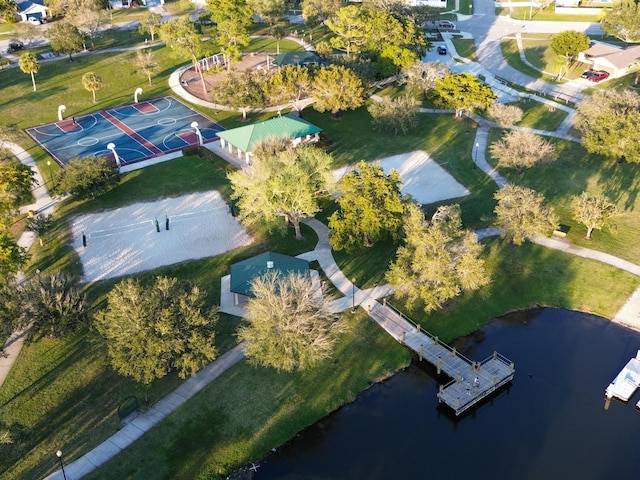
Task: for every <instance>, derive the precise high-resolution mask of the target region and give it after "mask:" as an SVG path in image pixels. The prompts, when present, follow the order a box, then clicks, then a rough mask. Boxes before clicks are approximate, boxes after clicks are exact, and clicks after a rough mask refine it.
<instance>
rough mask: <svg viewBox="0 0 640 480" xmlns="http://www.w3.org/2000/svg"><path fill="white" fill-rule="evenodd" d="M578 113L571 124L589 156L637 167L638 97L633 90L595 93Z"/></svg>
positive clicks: (639, 151)
mask: <svg viewBox="0 0 640 480" xmlns="http://www.w3.org/2000/svg"><path fill="white" fill-rule="evenodd" d="M577 110H578V112H577V114H576V116H575V117H574V124H575V126H576V127H577V128H578V130H580V132H582V145H583V146H584V148H585V149H586V150H587V151H588V152H590V153H596V154H599V155H604V156H606V157H609V158H614V159H621V158H622V159H626V160H627V161H628V162H632V163H640V142H638V140H637V136H638V125H640V95H638V94H637V93H636V92H634V91H632V90H622V91H617V90H598V91H596V92H595V93H594V94H593V95H592V96H591V97H589V98H588V99H586V100H583V101H582V102H580V103H579V104H578V108H577Z"/></svg>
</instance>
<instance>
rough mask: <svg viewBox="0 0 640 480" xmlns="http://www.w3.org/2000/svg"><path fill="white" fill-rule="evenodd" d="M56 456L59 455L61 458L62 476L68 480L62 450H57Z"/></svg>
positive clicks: (59, 458)
mask: <svg viewBox="0 0 640 480" xmlns="http://www.w3.org/2000/svg"><path fill="white" fill-rule="evenodd" d="M56 457H58V460H60V468H61V469H62V476H63V478H64V480H67V474H66V473H65V471H64V463H63V462H62V450H58V451H57V452H56Z"/></svg>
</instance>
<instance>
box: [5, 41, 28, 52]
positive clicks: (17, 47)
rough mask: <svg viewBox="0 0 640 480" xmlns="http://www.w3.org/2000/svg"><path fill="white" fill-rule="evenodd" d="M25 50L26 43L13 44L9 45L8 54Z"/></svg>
mask: <svg viewBox="0 0 640 480" xmlns="http://www.w3.org/2000/svg"><path fill="white" fill-rule="evenodd" d="M23 49H24V43H22V42H11V43H10V44H9V48H7V53H13V52H17V51H19V50H23Z"/></svg>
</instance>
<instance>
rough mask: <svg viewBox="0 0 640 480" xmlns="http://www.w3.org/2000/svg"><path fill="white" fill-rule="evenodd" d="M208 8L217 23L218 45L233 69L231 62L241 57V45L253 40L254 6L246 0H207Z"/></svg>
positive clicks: (212, 18) (228, 66)
mask: <svg viewBox="0 0 640 480" xmlns="http://www.w3.org/2000/svg"><path fill="white" fill-rule="evenodd" d="M207 9H208V10H209V11H210V12H211V20H212V21H213V22H214V23H215V24H216V29H217V36H218V40H217V41H218V45H220V47H221V50H222V53H223V54H224V57H225V61H226V64H227V70H228V71H229V72H230V71H231V62H233V61H235V60H237V59H238V58H240V56H241V54H242V52H241V51H240V48H241V47H246V46H247V45H249V42H250V41H251V37H250V36H249V27H250V26H251V17H252V15H253V10H252V8H251V7H250V6H249V5H248V4H247V2H246V1H245V0H207Z"/></svg>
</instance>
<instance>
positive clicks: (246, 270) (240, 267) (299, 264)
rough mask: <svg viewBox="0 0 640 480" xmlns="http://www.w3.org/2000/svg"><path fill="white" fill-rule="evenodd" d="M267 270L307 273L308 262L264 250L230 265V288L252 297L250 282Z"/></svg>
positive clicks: (286, 273) (234, 291)
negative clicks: (270, 264)
mask: <svg viewBox="0 0 640 480" xmlns="http://www.w3.org/2000/svg"><path fill="white" fill-rule="evenodd" d="M267 262H273V264H272V265H273V266H272V267H268V266H267V265H268V264H267ZM267 271H276V272H282V273H283V274H284V275H289V274H291V273H306V274H309V262H307V261H306V260H302V259H300V258H295V257H290V256H289V255H282V254H280V253H274V252H266V253H263V254H261V255H258V256H256V257H252V258H249V259H247V260H243V261H242V262H238V263H234V264H233V265H231V288H230V290H231V291H232V292H233V293H240V294H241V295H247V296H248V297H254V296H255V295H254V294H253V292H252V291H251V282H252V281H253V279H254V278H256V277H259V276H261V275H264V274H265V273H266V272H267Z"/></svg>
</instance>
